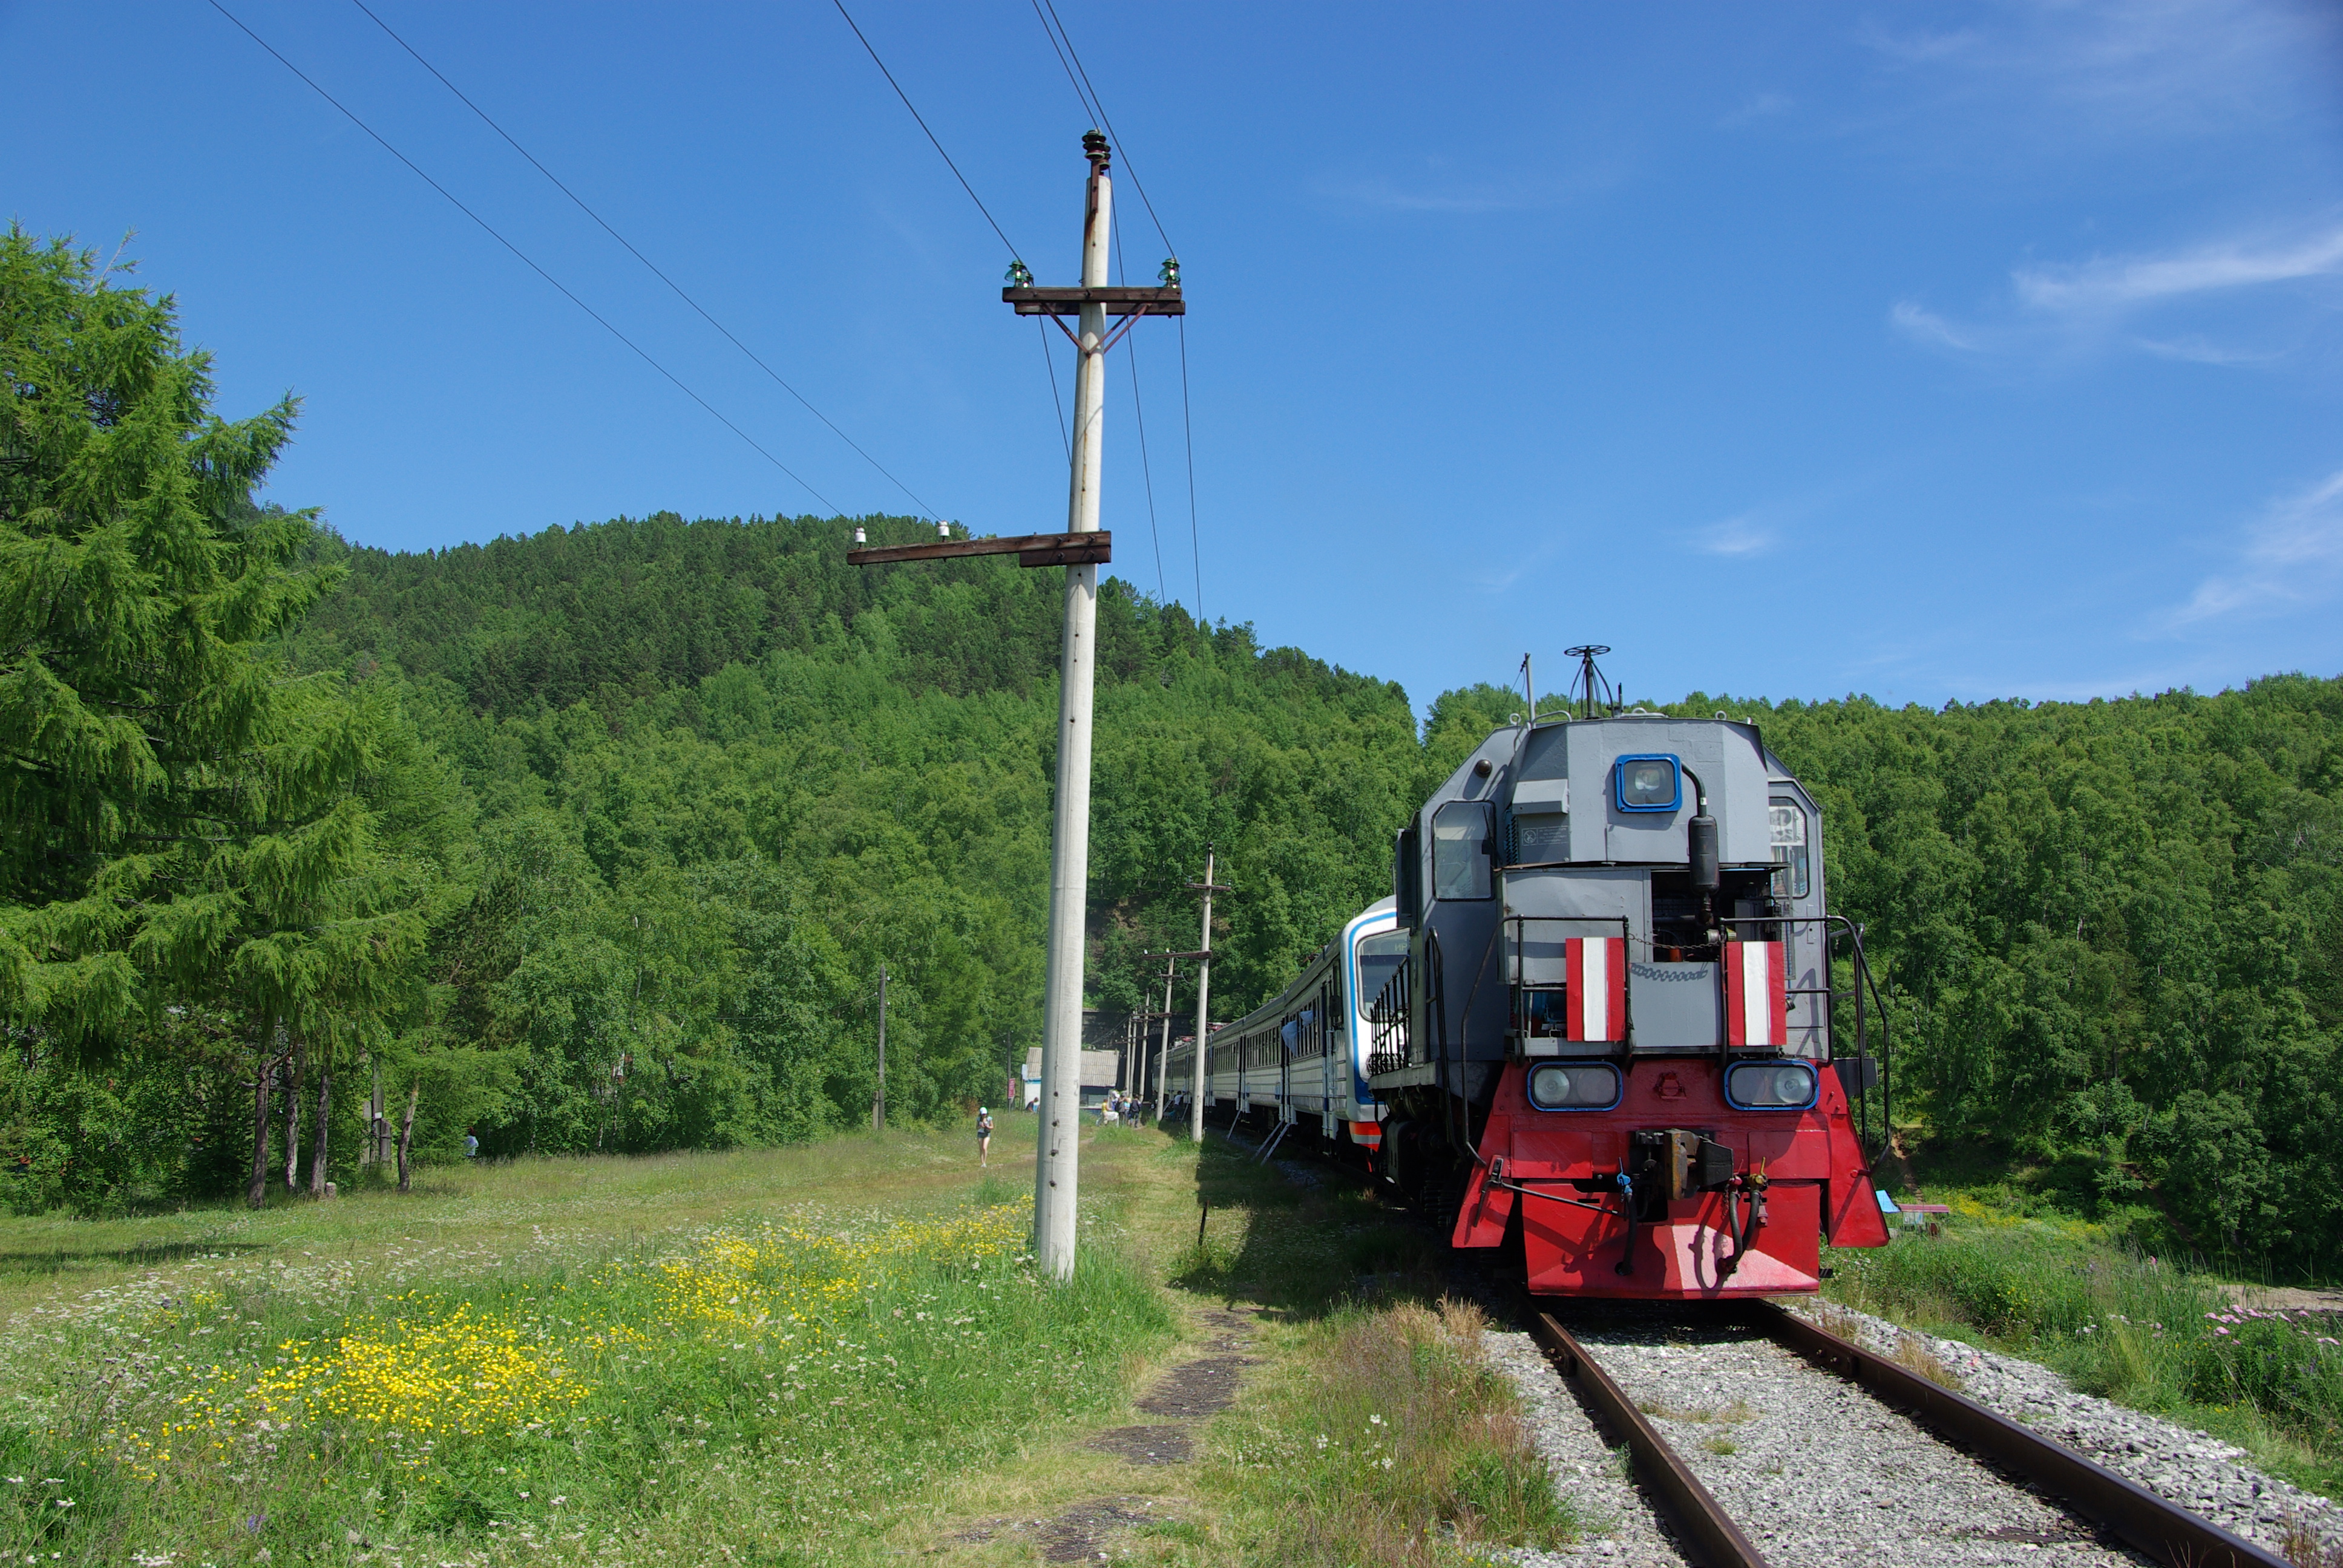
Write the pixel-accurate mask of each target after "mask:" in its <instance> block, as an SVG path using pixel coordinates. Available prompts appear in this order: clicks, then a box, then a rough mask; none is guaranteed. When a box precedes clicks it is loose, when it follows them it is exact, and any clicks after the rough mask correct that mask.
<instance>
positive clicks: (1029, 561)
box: [846, 528, 1114, 567]
mask: <svg viewBox="0 0 2343 1568" xmlns="http://www.w3.org/2000/svg"><path fill="white" fill-rule="evenodd" d="M958 556H1015V557H1016V558H1017V564H1018V565H1019V566H1021V567H1080V566H1104V565H1106V564H1107V563H1108V562H1109V561H1111V560H1112V559H1113V558H1114V531H1113V530H1112V529H1111V528H1094V529H1092V530H1091V531H1090V532H1089V533H1082V534H1017V535H1013V536H1011V538H992V539H947V540H943V541H940V542H939V543H936V544H932V545H886V546H880V547H877V548H871V549H867V550H849V551H847V552H846V559H847V564H849V565H850V566H858V567H875V566H880V565H883V564H885V563H886V562H888V561H940V560H950V559H951V558H954V557H958Z"/></svg>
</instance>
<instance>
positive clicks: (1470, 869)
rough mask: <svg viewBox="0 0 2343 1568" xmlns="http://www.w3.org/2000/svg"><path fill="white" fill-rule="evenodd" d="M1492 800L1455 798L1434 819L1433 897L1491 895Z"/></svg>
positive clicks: (1465, 897) (1448, 897) (1435, 814)
mask: <svg viewBox="0 0 2343 1568" xmlns="http://www.w3.org/2000/svg"><path fill="white" fill-rule="evenodd" d="M1489 832H1490V820H1489V803H1488V802H1487V801H1485V800H1451V801H1450V802H1449V803H1448V804H1447V805H1445V806H1443V807H1442V808H1441V809H1439V810H1438V811H1436V812H1434V813H1433V818H1432V896H1433V898H1435V899H1485V898H1487V897H1488V896H1489V850H1488V843H1489Z"/></svg>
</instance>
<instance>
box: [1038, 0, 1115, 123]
mask: <svg viewBox="0 0 2343 1568" xmlns="http://www.w3.org/2000/svg"><path fill="white" fill-rule="evenodd" d="M1033 20H1035V21H1036V22H1039V23H1041V35H1042V36H1043V37H1045V38H1047V39H1049V40H1050V52H1051V54H1053V55H1057V56H1058V68H1059V69H1060V70H1061V71H1063V72H1065V74H1066V85H1068V86H1071V88H1073V90H1074V101H1075V102H1076V103H1078V104H1080V105H1081V106H1082V113H1083V114H1085V115H1088V116H1090V117H1091V119H1093V120H1102V119H1104V118H1106V116H1103V115H1101V114H1100V113H1099V110H1098V106H1097V105H1096V104H1093V103H1092V102H1091V95H1089V94H1088V93H1085V92H1083V91H1082V85H1081V82H1080V81H1078V80H1076V79H1075V76H1074V67H1073V65H1071V63H1070V62H1068V60H1067V59H1066V50H1065V46H1064V45H1061V44H1060V43H1059V42H1058V35H1057V33H1056V31H1055V30H1054V29H1052V28H1051V25H1050V19H1049V18H1048V17H1047V16H1045V15H1042V14H1041V0H1033Z"/></svg>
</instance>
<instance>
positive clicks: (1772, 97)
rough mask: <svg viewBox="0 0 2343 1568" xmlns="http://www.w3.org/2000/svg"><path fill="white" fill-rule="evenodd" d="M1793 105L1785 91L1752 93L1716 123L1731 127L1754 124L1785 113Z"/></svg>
mask: <svg viewBox="0 0 2343 1568" xmlns="http://www.w3.org/2000/svg"><path fill="white" fill-rule="evenodd" d="M1792 106H1793V100H1792V99H1791V97H1790V95H1788V94H1787V93H1753V94H1751V95H1749V97H1748V99H1747V100H1746V101H1745V102H1744V103H1743V104H1742V105H1741V106H1740V107H1739V108H1737V109H1735V110H1734V111H1733V112H1732V113H1731V114H1729V115H1726V116H1725V117H1724V118H1722V119H1720V120H1718V121H1717V122H1716V123H1717V124H1718V125H1719V126H1725V128H1727V129H1731V128H1733V127H1735V126H1747V125H1754V124H1755V123H1756V122H1757V121H1759V120H1771V119H1775V118H1777V117H1779V116H1783V115H1786V114H1788V113H1789V112H1790V110H1791V107H1792Z"/></svg>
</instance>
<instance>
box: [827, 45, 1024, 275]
mask: <svg viewBox="0 0 2343 1568" xmlns="http://www.w3.org/2000/svg"><path fill="white" fill-rule="evenodd" d="M830 4H831V5H835V6H837V7H838V14H839V15H840V16H844V17H845V18H846V25H848V26H849V27H852V28H853V29H854V36H855V38H856V39H857V40H858V41H859V42H860V44H861V45H862V52H863V53H864V54H866V55H870V63H871V64H872V65H876V66H878V67H879V74H880V75H882V76H884V77H886V78H887V85H889V86H890V87H892V88H894V89H895V95H896V96H897V97H899V98H900V99H902V100H903V107H905V108H907V109H910V111H911V118H912V119H914V120H917V121H919V125H920V130H921V131H922V132H925V133H926V135H927V138H928V145H929V146H931V147H933V148H935V149H936V156H938V157H940V158H941V159H943V161H944V167H946V168H948V169H950V170H951V172H952V178H954V179H956V180H958V181H960V189H962V190H964V191H966V192H967V193H968V199H969V200H970V201H972V202H974V203H975V204H976V210H977V211H979V212H980V213H982V214H984V221H985V222H987V223H989V224H991V225H992V232H993V233H995V234H997V235H1000V236H1001V244H1003V245H1005V246H1009V258H1010V259H1011V261H1016V260H1019V259H1021V253H1020V252H1019V251H1018V249H1017V246H1015V244H1013V243H1012V242H1011V240H1010V237H1009V236H1008V235H1007V233H1005V232H1004V231H1003V230H1002V229H1001V225H1000V224H999V223H998V222H995V221H994V218H993V216H992V212H991V209H990V208H989V207H987V206H985V205H984V198H983V197H982V196H979V195H977V194H976V187H975V186H972V185H970V184H969V183H968V176H966V175H964V174H962V173H960V166H959V165H958V164H956V163H954V162H952V156H951V155H950V153H948V152H946V151H944V145H943V143H941V142H940V141H938V140H937V139H936V134H935V132H933V131H930V130H929V129H928V122H927V121H926V120H925V119H924V118H922V117H921V116H920V111H919V108H918V106H915V105H914V104H913V103H912V102H911V95H910V94H909V93H907V92H905V91H903V85H902V84H901V83H900V82H898V81H897V80H895V73H894V72H892V71H890V70H889V69H888V68H887V62H886V61H884V60H882V59H880V57H879V51H878V50H876V49H874V48H872V47H871V46H870V39H869V38H866V37H864V36H863V35H862V29H861V28H860V26H859V25H856V23H855V20H854V18H853V16H852V15H850V14H849V12H848V11H847V9H846V5H845V0H830Z"/></svg>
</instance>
